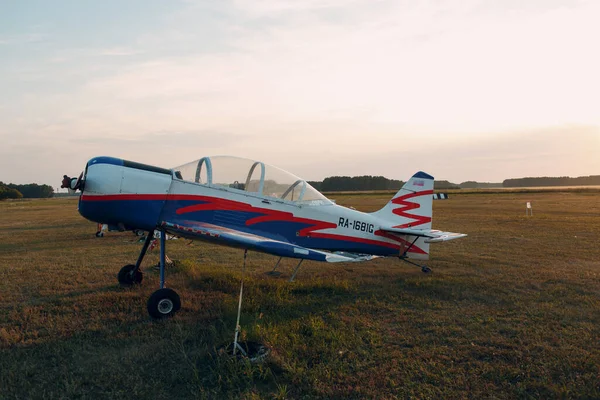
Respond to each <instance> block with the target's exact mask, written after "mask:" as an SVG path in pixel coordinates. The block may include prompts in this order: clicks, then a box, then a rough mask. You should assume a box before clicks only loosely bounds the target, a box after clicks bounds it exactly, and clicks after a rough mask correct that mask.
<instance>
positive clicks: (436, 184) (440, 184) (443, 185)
mask: <svg viewBox="0 0 600 400" xmlns="http://www.w3.org/2000/svg"><path fill="white" fill-rule="evenodd" d="M433 188H434V189H460V186H458V185H457V184H456V183H452V182H448V181H433Z"/></svg>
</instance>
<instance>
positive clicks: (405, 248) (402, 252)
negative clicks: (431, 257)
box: [398, 237, 433, 274]
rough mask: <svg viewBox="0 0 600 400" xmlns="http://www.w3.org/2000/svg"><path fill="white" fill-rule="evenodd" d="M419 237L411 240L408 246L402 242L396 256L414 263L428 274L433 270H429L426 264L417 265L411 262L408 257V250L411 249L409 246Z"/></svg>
mask: <svg viewBox="0 0 600 400" xmlns="http://www.w3.org/2000/svg"><path fill="white" fill-rule="evenodd" d="M418 239H419V238H418V237H416V238H415V240H413V241H412V243H411V244H410V245H408V246H406V244H403V245H402V247H401V248H400V255H398V258H399V259H400V260H402V261H404V262H406V263H408V264H411V265H414V266H415V267H419V268H421V272H423V273H424V274H430V273H432V272H433V271H432V270H431V268H429V267H428V266H426V265H419V264H417V263H415V262H412V261H410V260H409V259H408V254H407V253H408V251H409V250H410V249H411V247H413V245H414V244H415V243H416V242H417V240H418Z"/></svg>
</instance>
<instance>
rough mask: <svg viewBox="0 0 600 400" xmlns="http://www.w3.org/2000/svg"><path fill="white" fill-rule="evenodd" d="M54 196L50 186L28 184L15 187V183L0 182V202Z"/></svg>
mask: <svg viewBox="0 0 600 400" xmlns="http://www.w3.org/2000/svg"><path fill="white" fill-rule="evenodd" d="M53 195H54V189H53V188H52V186H49V185H38V184H37V183H28V184H26V185H15V184H14V183H4V182H0V200H4V199H21V198H25V199H41V198H48V197H52V196H53Z"/></svg>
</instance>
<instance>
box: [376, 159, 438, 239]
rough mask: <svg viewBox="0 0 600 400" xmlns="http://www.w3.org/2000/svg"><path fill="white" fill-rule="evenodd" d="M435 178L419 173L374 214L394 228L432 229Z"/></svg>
mask: <svg viewBox="0 0 600 400" xmlns="http://www.w3.org/2000/svg"><path fill="white" fill-rule="evenodd" d="M433 179H434V178H433V176H431V175H429V174H427V173H425V172H422V171H419V172H417V173H416V174H414V175H413V176H412V178H410V179H409V180H408V182H406V183H405V184H404V186H402V188H401V189H400V190H399V191H398V193H396V194H395V195H394V197H393V198H392V199H391V200H390V201H389V202H388V203H387V204H386V205H385V207H383V208H382V209H381V210H379V211H376V212H374V213H372V214H373V215H374V216H376V217H377V218H380V219H382V220H385V221H386V222H389V227H392V228H414V229H419V230H420V229H427V230H428V229H431V217H432V203H433V196H432V195H433Z"/></svg>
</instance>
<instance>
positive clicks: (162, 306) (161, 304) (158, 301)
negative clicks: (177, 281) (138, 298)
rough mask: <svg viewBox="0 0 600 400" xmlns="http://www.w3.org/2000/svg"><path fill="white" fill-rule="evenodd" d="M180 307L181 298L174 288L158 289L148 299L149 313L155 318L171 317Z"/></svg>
mask: <svg viewBox="0 0 600 400" xmlns="http://www.w3.org/2000/svg"><path fill="white" fill-rule="evenodd" d="M180 308H181V300H180V299H179V295H178V294H177V292H175V291H174V290H173V289H168V288H164V289H158V290H157V291H156V292H154V293H152V295H151V296H150V298H149V299H148V314H150V316H151V317H152V318H154V319H161V318H167V317H171V316H173V314H175V313H176V312H177V311H179V309H180Z"/></svg>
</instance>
